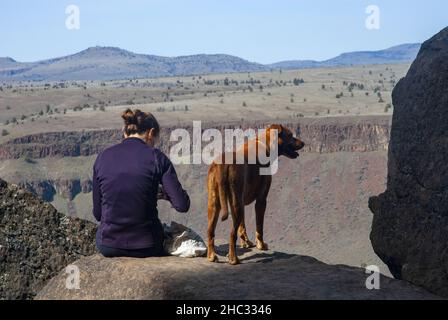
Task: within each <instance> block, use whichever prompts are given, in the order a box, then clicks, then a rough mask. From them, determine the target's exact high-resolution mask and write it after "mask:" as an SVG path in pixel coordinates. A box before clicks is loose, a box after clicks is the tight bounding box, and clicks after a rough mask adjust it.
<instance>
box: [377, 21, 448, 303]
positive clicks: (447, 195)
mask: <svg viewBox="0 0 448 320" xmlns="http://www.w3.org/2000/svg"><path fill="white" fill-rule="evenodd" d="M393 104H394V107H395V111H394V115H393V121H392V130H391V139H390V146H389V163H388V181H387V190H386V192H384V193H383V194H381V195H379V196H378V197H372V198H371V199H370V202H369V206H370V208H371V210H372V212H373V214H374V219H373V225H372V232H371V235H370V238H371V241H372V245H373V248H374V250H375V252H376V254H377V255H378V256H379V257H380V258H381V259H382V260H383V261H384V262H385V263H386V264H387V265H388V267H389V269H390V271H391V273H392V274H393V275H394V277H395V278H397V279H404V280H407V281H410V282H412V283H414V284H416V285H419V286H422V287H424V288H426V289H428V290H430V291H432V292H435V293H437V294H439V295H442V296H445V297H448V162H447V160H448V28H445V29H444V30H442V31H441V32H440V33H438V34H437V35H435V36H434V37H432V38H431V39H429V40H428V41H426V42H425V43H424V44H423V45H422V47H421V50H420V52H419V54H418V56H417V59H416V60H415V62H414V63H413V64H412V66H411V68H410V70H409V72H408V74H407V75H406V77H405V78H404V79H402V80H401V81H400V82H399V83H398V84H397V86H396V88H395V90H394V92H393Z"/></svg>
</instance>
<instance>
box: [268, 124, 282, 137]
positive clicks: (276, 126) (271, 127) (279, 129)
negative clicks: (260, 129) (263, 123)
mask: <svg viewBox="0 0 448 320" xmlns="http://www.w3.org/2000/svg"><path fill="white" fill-rule="evenodd" d="M271 130H277V135H278V136H279V137H280V136H281V133H282V132H283V126H282V125H280V124H271V125H269V126H268V127H267V128H266V136H267V137H270V134H271Z"/></svg>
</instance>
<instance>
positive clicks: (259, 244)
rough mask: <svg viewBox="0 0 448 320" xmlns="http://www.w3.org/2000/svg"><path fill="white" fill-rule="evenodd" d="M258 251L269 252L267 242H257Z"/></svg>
mask: <svg viewBox="0 0 448 320" xmlns="http://www.w3.org/2000/svg"><path fill="white" fill-rule="evenodd" d="M257 249H258V250H262V251H266V250H269V247H268V245H267V244H266V242H261V241H257Z"/></svg>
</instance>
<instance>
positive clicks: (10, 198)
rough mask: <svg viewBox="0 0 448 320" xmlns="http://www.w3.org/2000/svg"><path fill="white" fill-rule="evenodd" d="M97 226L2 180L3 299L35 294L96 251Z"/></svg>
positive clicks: (0, 279)
mask: <svg viewBox="0 0 448 320" xmlns="http://www.w3.org/2000/svg"><path fill="white" fill-rule="evenodd" d="M95 230H96V225H95V224H93V223H91V222H87V221H83V220H79V219H71V218H68V217H66V216H65V215H63V214H61V213H58V212H57V211H56V209H54V208H53V207H52V206H51V205H49V204H46V203H44V202H43V201H42V200H39V199H38V198H37V197H36V196H34V195H33V194H31V193H30V192H28V191H25V190H23V189H21V188H19V187H17V186H15V185H10V184H9V185H8V184H7V183H6V182H5V181H3V180H1V179H0V300H1V299H30V298H33V297H34V296H35V295H36V293H37V292H38V291H39V290H40V289H41V288H42V287H43V286H44V284H45V283H46V282H47V281H48V280H49V279H50V278H52V277H53V276H54V275H56V274H57V273H58V272H59V271H60V270H61V269H63V268H64V267H65V266H66V265H67V264H69V263H71V262H72V261H74V260H76V259H79V258H80V257H82V256H86V255H91V254H93V253H95V244H94V235H95Z"/></svg>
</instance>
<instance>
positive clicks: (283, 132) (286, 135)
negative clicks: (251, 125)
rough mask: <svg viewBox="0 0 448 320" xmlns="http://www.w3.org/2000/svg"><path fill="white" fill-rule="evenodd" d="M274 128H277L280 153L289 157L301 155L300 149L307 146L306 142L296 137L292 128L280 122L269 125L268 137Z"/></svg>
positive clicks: (293, 157)
mask: <svg viewBox="0 0 448 320" xmlns="http://www.w3.org/2000/svg"><path fill="white" fill-rule="evenodd" d="M273 129H274V130H277V134H278V155H279V156H285V157H288V158H289V159H296V158H297V157H298V156H299V153H298V151H299V150H300V149H302V148H303V147H304V146H305V143H304V142H303V141H302V140H300V139H298V138H295V137H294V136H293V134H292V132H291V130H289V129H288V128H286V127H284V126H282V125H280V124H273V125H270V126H269V127H267V129H266V136H267V139H269V137H270V130H273ZM266 141H268V140H266Z"/></svg>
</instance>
